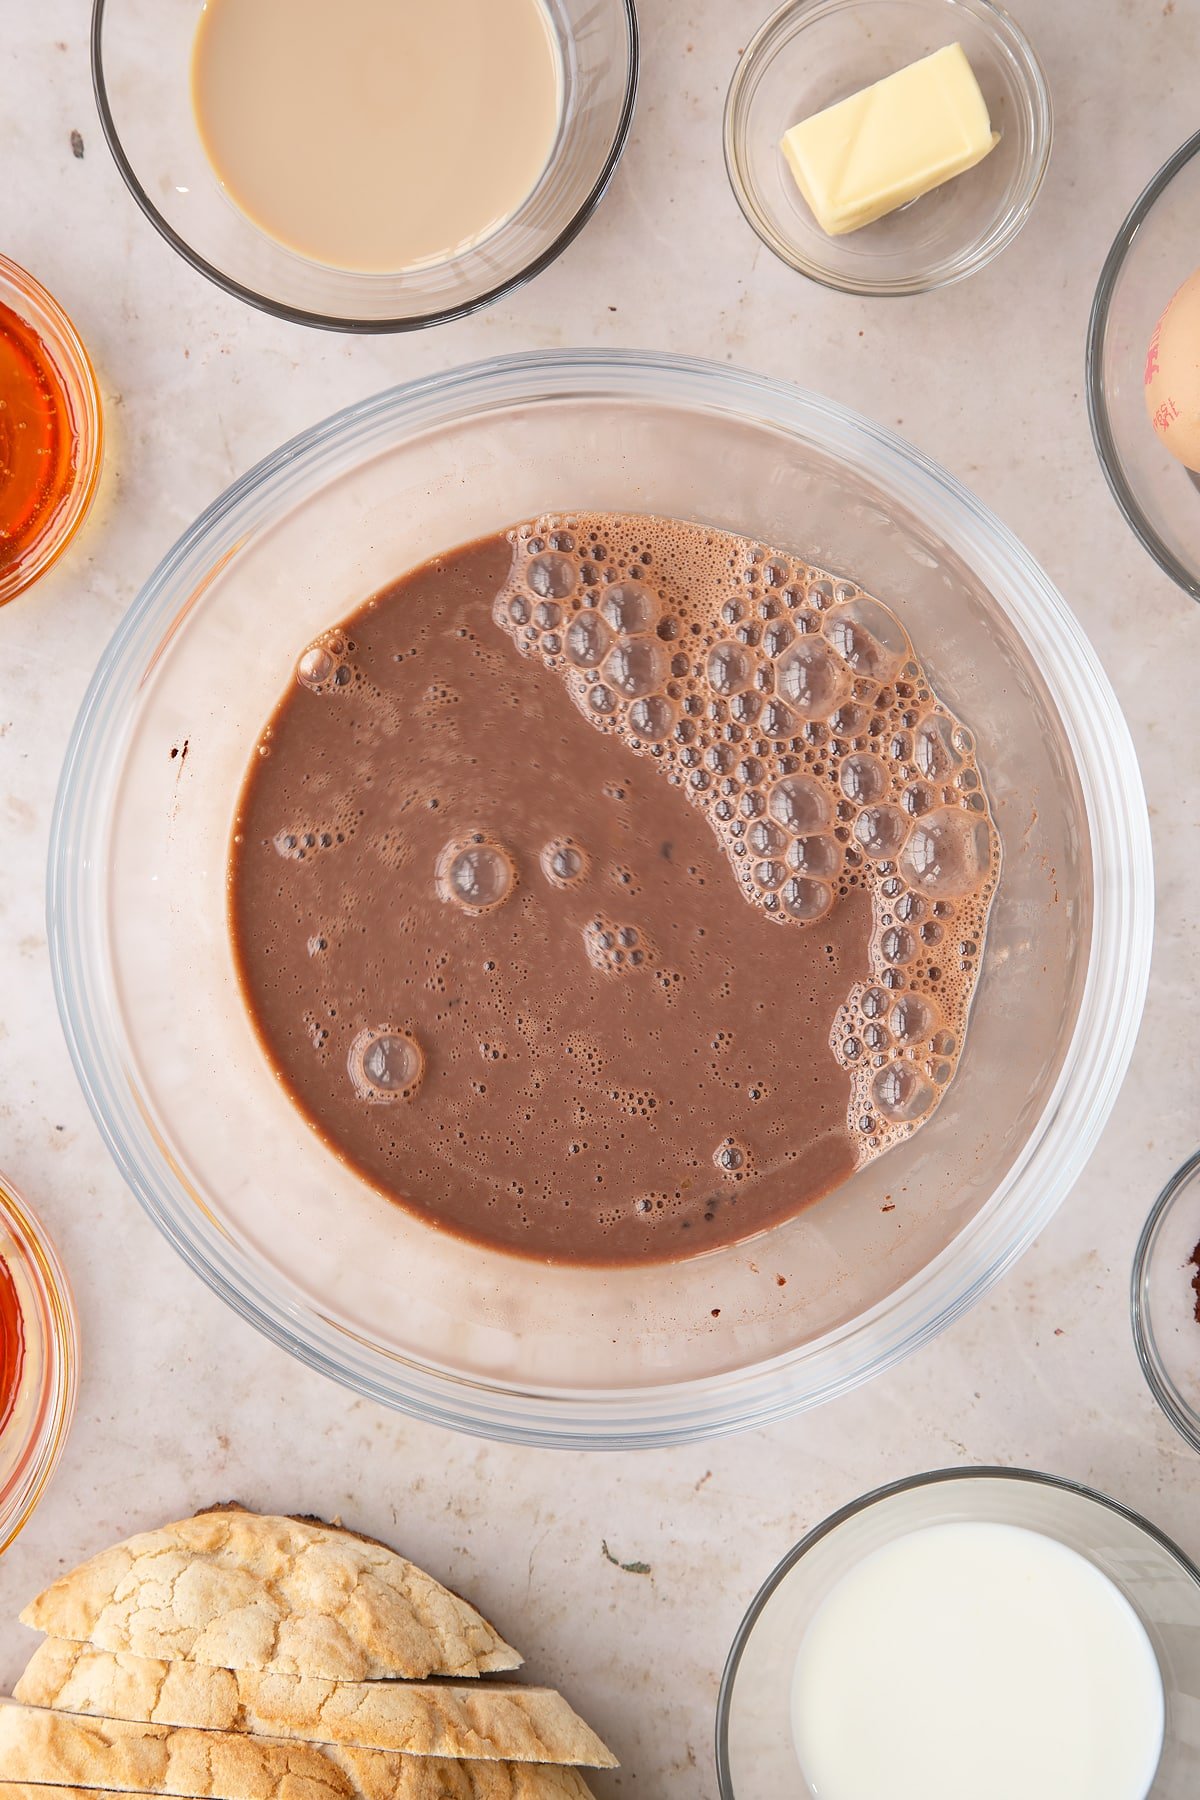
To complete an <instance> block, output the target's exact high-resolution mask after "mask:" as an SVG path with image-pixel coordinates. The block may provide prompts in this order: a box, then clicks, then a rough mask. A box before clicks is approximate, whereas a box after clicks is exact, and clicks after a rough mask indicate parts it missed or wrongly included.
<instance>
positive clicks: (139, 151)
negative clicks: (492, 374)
mask: <svg viewBox="0 0 1200 1800" xmlns="http://www.w3.org/2000/svg"><path fill="white" fill-rule="evenodd" d="M546 9H547V12H548V14H549V17H550V19H551V22H552V24H553V27H554V30H555V34H556V36H557V38H558V42H559V47H560V53H561V59H562V69H563V107H562V119H561V123H560V125H559V132H558V138H557V141H556V143H555V146H554V149H553V151H552V153H551V157H550V161H549V163H548V165H547V167H546V170H545V172H544V174H543V175H542V178H541V180H540V181H539V183H538V185H537V187H536V188H535V189H534V191H533V193H532V194H530V196H529V198H528V199H527V200H526V201H525V202H524V203H523V204H522V205H521V206H520V207H519V208H518V210H517V211H516V212H515V213H514V214H513V216H512V217H511V218H510V219H508V220H507V221H506V222H505V223H504V224H503V225H502V226H501V227H500V228H499V230H497V231H495V232H493V234H492V235H491V236H490V237H489V238H487V239H486V240H484V241H483V242H482V243H480V244H477V245H475V246H474V247H472V248H471V249H468V250H465V251H463V252H462V254H461V255H458V256H454V257H450V258H448V259H447V260H445V261H444V262H440V263H436V264H433V265H431V266H430V267H428V268H422V269H411V270H408V271H402V272H399V273H397V274H394V275H392V274H360V273H355V272H353V271H351V270H346V269H335V268H327V267H324V266H322V265H321V264H320V263H316V262H311V261H309V260H308V258H306V257H303V256H300V255H298V254H297V253H296V252H294V251H292V250H289V249H288V248H287V247H286V245H284V244H281V243H278V242H277V241H276V240H275V239H274V238H271V237H269V236H268V235H267V234H266V233H265V232H263V231H260V230H259V229H258V227H257V226H256V225H253V224H252V223H251V222H250V220H249V219H248V218H247V217H246V216H245V214H244V213H242V212H240V211H239V210H238V208H237V207H236V206H234V205H233V204H232V202H231V201H230V200H229V199H228V198H227V197H226V195H225V194H224V193H223V192H222V190H221V188H220V185H219V184H218V181H217V178H216V175H215V174H214V172H213V169H212V165H211V164H210V162H209V160H208V157H207V155H206V154H205V151H204V146H203V144H202V143H201V140H200V134H199V132H198V130H197V128H196V120H195V115H194V113H193V111H192V103H191V86H190V70H191V56H192V43H193V39H194V37H195V32H196V21H197V17H198V14H199V6H198V5H197V4H194V3H192V4H182V5H172V6H164V5H163V4H162V3H161V0H93V10H92V81H93V85H94V87H95V90H96V104H97V106H98V108H99V111H100V122H101V124H102V125H103V127H104V135H105V137H106V138H107V140H108V147H109V149H110V150H111V151H112V153H113V156H114V158H115V160H116V164H117V167H118V169H120V171H121V174H122V175H123V176H124V178H125V182H126V184H127V186H128V188H129V191H130V193H131V194H132V195H133V197H134V199H135V200H136V201H137V203H138V205H139V206H140V207H141V209H142V211H143V212H144V213H145V215H146V217H147V218H148V219H149V220H150V221H151V223H152V224H153V225H155V226H157V228H158V230H159V231H160V232H161V233H162V235H163V237H165V238H166V240H167V242H168V243H169V244H170V245H171V246H172V248H173V249H175V250H177V251H178V252H179V254H180V256H182V257H183V258H184V259H185V261H187V262H189V263H191V265H192V267H193V268H194V269H198V270H199V271H200V273H201V274H202V275H207V276H208V278H209V280H210V281H215V282H216V283H217V285H218V287H223V288H224V289H225V290H226V291H227V292H228V293H231V294H234V295H236V296H237V298H238V299H239V300H245V301H247V302H248V303H249V304H250V305H251V306H258V307H261V308H262V309H263V310H264V311H265V312H270V313H273V314H274V315H275V316H276V318H281V319H290V320H292V321H293V322H294V323H295V324H298V325H318V326H324V327H326V328H327V329H329V330H333V331H411V330H415V329H416V328H418V327H419V326H422V325H437V324H440V323H441V322H442V321H443V320H446V319H455V318H459V317H461V316H462V315H463V314H464V313H469V312H474V311H475V310H476V309H477V308H478V307H481V306H487V305H490V303H491V302H492V301H493V300H496V299H498V298H499V297H500V296H501V295H502V294H505V293H508V292H509V290H510V289H512V288H514V287H518V286H519V285H520V284H521V282H523V281H528V280H529V279H530V277H531V276H534V275H537V274H538V273H540V271H541V270H542V269H544V268H545V267H546V266H547V265H548V264H549V263H551V262H553V261H554V259H555V257H556V256H558V255H560V253H561V252H562V251H563V250H565V249H566V247H567V245H568V244H569V243H570V242H571V241H572V239H573V238H574V237H575V235H576V233H577V232H578V231H579V230H580V229H581V227H582V226H583V225H584V224H585V222H586V221H587V219H588V218H589V216H590V215H591V212H592V210H593V208H594V207H595V206H596V203H597V202H598V200H599V199H600V196H601V195H602V194H603V192H604V190H605V188H606V187H607V186H608V183H609V180H610V178H611V176H612V173H613V170H614V169H615V168H616V166H617V163H618V161H619V160H620V156H621V151H622V150H623V149H624V147H625V139H626V137H627V136H628V133H629V125H630V120H631V119H632V117H633V104H634V96H635V94H636V91H637V67H638V43H637V15H636V12H635V10H634V0H546Z"/></svg>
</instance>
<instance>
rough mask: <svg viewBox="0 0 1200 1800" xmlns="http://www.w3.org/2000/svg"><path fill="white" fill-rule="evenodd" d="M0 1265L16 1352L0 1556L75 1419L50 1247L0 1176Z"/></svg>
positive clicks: (70, 1316) (75, 1350) (69, 1303)
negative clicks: (17, 1336)
mask: <svg viewBox="0 0 1200 1800" xmlns="http://www.w3.org/2000/svg"><path fill="white" fill-rule="evenodd" d="M0 1263H3V1264H4V1266H5V1268H6V1269H7V1271H8V1275H9V1276H10V1278H11V1280H12V1283H13V1286H14V1288H15V1290H16V1297H17V1305H18V1309H19V1312H20V1316H21V1325H22V1331H23V1336H24V1349H23V1356H22V1361H21V1368H20V1375H19V1377H18V1381H17V1390H16V1396H15V1400H14V1403H13V1407H12V1411H11V1413H10V1414H9V1417H8V1420H7V1422H6V1423H5V1425H4V1426H3V1428H2V1429H0V1555H3V1553H4V1551H5V1550H7V1548H8V1546H9V1545H10V1544H11V1543H12V1541H13V1539H14V1538H15V1537H16V1535H17V1533H18V1532H19V1531H20V1529H21V1527H22V1526H23V1525H24V1523H25V1521H26V1520H27V1519H28V1517H29V1515H30V1513H31V1512H32V1511H33V1509H34V1507H35V1506H36V1505H37V1503H38V1501H39V1500H40V1499H41V1496H42V1492H43V1490H44V1488H45V1486H46V1483H47V1482H48V1481H49V1479H50V1477H51V1475H53V1473H54V1470H55V1466H56V1465H57V1463H58V1459H59V1457H60V1456H61V1454H62V1448H63V1445H64V1443H65V1442H66V1437H67V1432H68V1430H69V1429H70V1424H71V1420H72V1418H73V1417H74V1413H75V1386H76V1380H77V1376H78V1369H79V1333H78V1327H77V1325H76V1322H75V1305H74V1302H73V1300H72V1298H71V1289H70V1286H69V1284H68V1282H67V1278H66V1275H65V1274H64V1273H63V1268H62V1264H61V1263H60V1262H59V1260H58V1257H57V1255H56V1253H55V1250H54V1246H53V1245H52V1244H51V1243H50V1241H49V1239H48V1238H47V1237H46V1235H45V1233H44V1232H43V1230H42V1228H41V1226H40V1225H39V1224H38V1222H37V1220H36V1219H35V1218H34V1217H33V1215H32V1213H31V1212H30V1211H29V1210H28V1208H27V1207H26V1206H25V1204H24V1202H23V1201H22V1200H20V1199H19V1198H18V1196H17V1195H16V1194H15V1193H14V1191H13V1190H12V1188H10V1187H8V1186H7V1185H6V1183H5V1181H4V1179H3V1177H2V1176H0Z"/></svg>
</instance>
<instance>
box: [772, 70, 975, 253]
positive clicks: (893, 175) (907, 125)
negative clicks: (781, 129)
mask: <svg viewBox="0 0 1200 1800" xmlns="http://www.w3.org/2000/svg"><path fill="white" fill-rule="evenodd" d="M998 141H999V134H998V133H997V132H994V131H993V130H992V124H991V120H990V119H989V118H988V110H987V103H986V101H985V100H984V98H983V95H982V94H981V93H980V91H979V83H978V82H977V81H976V79H975V76H974V73H973V71H972V69H971V65H970V63H969V62H968V61H967V57H966V52H965V51H964V50H963V47H962V45H961V44H948V45H947V46H946V48H945V49H944V50H935V51H934V53H933V55H932V56H926V57H922V59H921V61H920V62H915V63H910V64H909V65H908V67H907V68H906V69H900V70H898V71H897V73H896V74H895V75H889V76H887V77H886V79H885V80H883V81H877V82H876V83H875V84H874V86H873V87H867V88H863V89H861V91H860V92H859V93H857V94H851V96H850V98H849V99H848V100H839V101H838V103H837V104H836V106H829V107H826V109H825V111H824V112H819V113H814V114H813V116H812V118H810V119H802V120H801V121H800V123H799V124H798V125H793V126H792V128H791V130H790V131H789V132H787V133H786V134H785V136H784V139H783V145H782V148H783V153H784V155H785V157H786V158H787V160H788V164H789V166H790V168H791V171H792V173H793V175H794V176H795V177H796V180H797V182H798V183H799V186H800V192H801V193H802V194H803V195H804V198H805V199H806V200H807V201H808V204H809V206H810V207H811V208H812V210H813V212H814V214H815V215H816V220H817V223H818V225H820V227H821V229H822V230H823V231H826V232H828V233H829V235H830V237H840V236H841V235H842V234H843V233H844V232H847V231H857V230H858V228H859V226H860V225H870V224H871V222H872V221H873V220H875V219H881V218H882V217H883V215H884V213H889V212H892V211H894V209H895V208H896V207H897V206H903V205H905V204H906V202H907V201H909V200H915V199H916V198H917V197H918V195H920V194H927V193H928V192H929V190H930V188H935V187H940V185H941V184H942V182H943V181H949V179H950V177H951V176H952V175H961V174H962V172H963V170H964V169H971V168H974V166H975V164H976V163H977V162H982V160H983V158H984V157H985V156H986V155H987V153H988V151H989V150H990V149H991V148H992V146H993V145H994V144H996V143H997V142H998Z"/></svg>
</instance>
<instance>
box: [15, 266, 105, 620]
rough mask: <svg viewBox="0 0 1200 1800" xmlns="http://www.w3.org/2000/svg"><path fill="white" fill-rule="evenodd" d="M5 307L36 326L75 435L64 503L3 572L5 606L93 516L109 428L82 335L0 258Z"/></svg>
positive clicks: (25, 275) (24, 274) (36, 285)
mask: <svg viewBox="0 0 1200 1800" xmlns="http://www.w3.org/2000/svg"><path fill="white" fill-rule="evenodd" d="M0 305H4V306H7V307H8V309H9V311H10V312H14V313H16V315H17V317H18V318H19V319H20V320H21V321H22V322H23V323H24V324H26V325H31V326H32V327H33V329H34V331H35V332H36V333H37V335H38V337H39V338H40V339H41V342H42V346H43V348H44V349H45V351H46V354H47V356H48V357H49V359H50V361H51V363H52V364H53V366H54V370H55V373H56V374H57V375H58V378H59V380H60V381H61V383H62V387H63V392H64V393H65V394H66V397H67V404H68V407H69V408H70V421H69V423H70V429H71V430H72V432H73V433H74V435H75V467H74V471H73V474H72V477H71V482H70V485H69V486H68V488H67V490H66V492H65V494H64V495H63V497H62V499H61V500H60V501H59V503H58V505H57V506H56V507H54V508H53V510H50V511H47V513H46V515H45V517H44V519H43V520H42V522H41V524H40V527H39V529H38V531H37V533H36V535H34V536H33V537H31V538H30V539H29V542H28V543H27V544H26V545H25V547H24V549H23V550H22V552H21V554H20V555H19V556H17V557H14V558H13V560H12V561H11V562H9V563H8V564H7V565H6V566H4V567H3V568H0V606H3V605H4V603H5V601H7V600H13V599H15V598H16V596H17V595H18V594H22V593H24V591H25V589H26V588H27V587H30V586H31V585H32V584H33V583H34V582H35V581H37V580H38V579H39V577H40V576H42V575H44V574H45V573H46V570H47V569H48V568H50V566H51V564H53V563H55V562H57V561H58V559H59V557H60V556H61V555H62V553H63V551H64V550H65V549H66V547H67V545H68V544H69V543H70V541H71V539H72V538H73V537H74V536H75V533H76V532H77V531H78V530H79V527H80V526H81V525H82V524H83V521H84V519H85V518H86V517H87V515H88V511H89V509H90V507H91V504H92V501H93V500H94V499H95V497H96V486H97V483H98V482H99V480H100V464H101V461H102V460H103V453H104V427H103V423H102V415H101V410H100V389H99V387H98V386H97V383H96V372H95V370H94V369H93V368H92V364H91V359H90V358H89V356H88V353H87V351H86V350H85V349H84V347H83V343H82V340H81V339H80V337H79V333H78V332H77V331H76V330H75V327H74V326H73V325H72V323H71V321H70V319H68V317H67V315H66V313H65V312H64V311H63V309H62V307H61V306H60V305H59V304H58V301H57V300H56V299H55V298H54V296H53V295H52V294H48V293H47V292H46V290H45V288H44V287H43V286H42V284H41V282H39V281H35V280H34V278H33V276H32V275H30V274H29V272H28V270H26V269H22V268H21V267H20V266H19V265H18V264H17V263H15V262H10V261H9V260H8V258H7V257H6V256H0Z"/></svg>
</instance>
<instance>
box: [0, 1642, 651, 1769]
mask: <svg viewBox="0 0 1200 1800" xmlns="http://www.w3.org/2000/svg"><path fill="white" fill-rule="evenodd" d="M14 1693H15V1695H16V1698H17V1699H18V1700H20V1701H23V1702H24V1703H25V1704H26V1705H27V1706H41V1707H56V1708H58V1709H59V1710H60V1711H64V1712H73V1713H90V1714H94V1715H97V1716H99V1717H102V1718H111V1719H129V1720H137V1721H141V1722H146V1723H153V1724H158V1725H188V1726H194V1727H198V1728H199V1729H201V1730H205V1731H249V1732H257V1733H259V1734H260V1735H261V1736H264V1737H277V1738H303V1739H306V1740H309V1741H315V1742H317V1743H328V1744H355V1745H359V1746H362V1747H364V1748H368V1749H376V1750H400V1751H404V1752H405V1753H406V1754H407V1755H409V1756H460V1757H461V1756H465V1757H476V1758H496V1759H499V1760H502V1761H513V1762H548V1763H576V1764H579V1765H581V1766H583V1767H588V1768H612V1767H614V1766H615V1759H614V1758H613V1757H612V1756H611V1754H610V1753H609V1752H608V1751H607V1750H606V1749H605V1747H604V1745H603V1744H602V1743H601V1742H600V1739H599V1738H598V1737H597V1736H596V1734H595V1732H594V1731H592V1730H591V1728H590V1727H589V1726H587V1725H585V1724H584V1722H583V1720H582V1719H581V1718H579V1716H578V1715H577V1714H576V1713H575V1712H573V1711H572V1710H571V1708H570V1707H569V1706H568V1705H567V1702H566V1701H565V1700H564V1699H563V1698H562V1696H561V1694H557V1693H555V1692H554V1690H553V1689H552V1688H534V1687H517V1686H515V1685H514V1684H513V1683H511V1682H495V1681H470V1682H437V1683H430V1682H406V1681H347V1682H336V1681H325V1680H321V1679H319V1678H318V1677H316V1676H307V1675H278V1674H272V1673H269V1672H267V1673H264V1672H262V1671H259V1670H256V1669H236V1670H235V1669H214V1668H210V1667H207V1666H206V1665H205V1664H203V1663H186V1662H163V1661H161V1660H157V1659H148V1658H144V1657H138V1656H131V1655H130V1654H129V1653H128V1652H127V1651H113V1650H93V1649H91V1648H90V1647H89V1646H87V1645H85V1644H72V1643H68V1642H65V1641H64V1640H62V1639H59V1638H47V1639H46V1641H45V1643H43V1644H39V1646H38V1648H37V1650H36V1651H35V1652H34V1654H33V1656H32V1658H31V1659H30V1662H29V1666H28V1668H27V1669H26V1670H25V1673H24V1674H23V1675H22V1676H21V1678H20V1680H19V1681H18V1682H17V1685H16V1688H15V1690H14Z"/></svg>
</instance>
